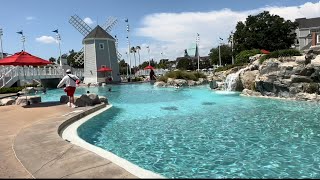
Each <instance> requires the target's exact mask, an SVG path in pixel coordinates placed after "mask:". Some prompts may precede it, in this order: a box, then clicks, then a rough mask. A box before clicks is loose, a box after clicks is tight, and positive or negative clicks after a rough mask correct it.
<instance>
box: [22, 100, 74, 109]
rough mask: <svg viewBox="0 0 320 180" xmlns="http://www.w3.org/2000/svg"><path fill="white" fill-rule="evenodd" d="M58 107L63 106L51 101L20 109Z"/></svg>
mask: <svg viewBox="0 0 320 180" xmlns="http://www.w3.org/2000/svg"><path fill="white" fill-rule="evenodd" d="M60 105H63V104H62V103H60V101H52V102H41V103H37V104H30V105H25V106H22V107H23V108H39V107H51V106H60ZM66 108H68V107H66Z"/></svg>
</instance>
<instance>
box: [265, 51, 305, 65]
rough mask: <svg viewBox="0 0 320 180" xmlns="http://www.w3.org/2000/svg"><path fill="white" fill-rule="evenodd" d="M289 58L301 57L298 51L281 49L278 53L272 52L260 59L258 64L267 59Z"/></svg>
mask: <svg viewBox="0 0 320 180" xmlns="http://www.w3.org/2000/svg"><path fill="white" fill-rule="evenodd" d="M290 56H301V53H300V51H298V50H296V49H283V50H278V51H273V52H271V53H270V54H267V55H265V56H263V57H261V58H260V64H262V63H263V62H264V61H265V60H266V59H269V58H279V57H290Z"/></svg>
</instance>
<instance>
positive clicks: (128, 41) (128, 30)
mask: <svg viewBox="0 0 320 180" xmlns="http://www.w3.org/2000/svg"><path fill="white" fill-rule="evenodd" d="M125 22H126V23H127V32H128V36H127V43H128V55H129V61H130V63H129V71H130V76H131V56H130V40H129V32H130V28H129V20H128V18H127V19H126V20H125Z"/></svg>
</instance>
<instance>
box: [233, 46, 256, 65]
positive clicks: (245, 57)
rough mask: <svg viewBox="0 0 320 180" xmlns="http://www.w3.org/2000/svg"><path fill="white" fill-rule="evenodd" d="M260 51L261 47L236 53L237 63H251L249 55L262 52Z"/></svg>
mask: <svg viewBox="0 0 320 180" xmlns="http://www.w3.org/2000/svg"><path fill="white" fill-rule="evenodd" d="M260 53H261V52H260V50H259V49H251V50H245V51H241V52H240V53H239V54H237V55H236V62H235V64H243V63H249V57H251V56H254V55H256V54H260Z"/></svg>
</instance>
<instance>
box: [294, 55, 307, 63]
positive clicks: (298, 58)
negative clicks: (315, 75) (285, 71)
mask: <svg viewBox="0 0 320 180" xmlns="http://www.w3.org/2000/svg"><path fill="white" fill-rule="evenodd" d="M293 57H294V58H295V62H296V63H297V64H306V57H305V56H293Z"/></svg>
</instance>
